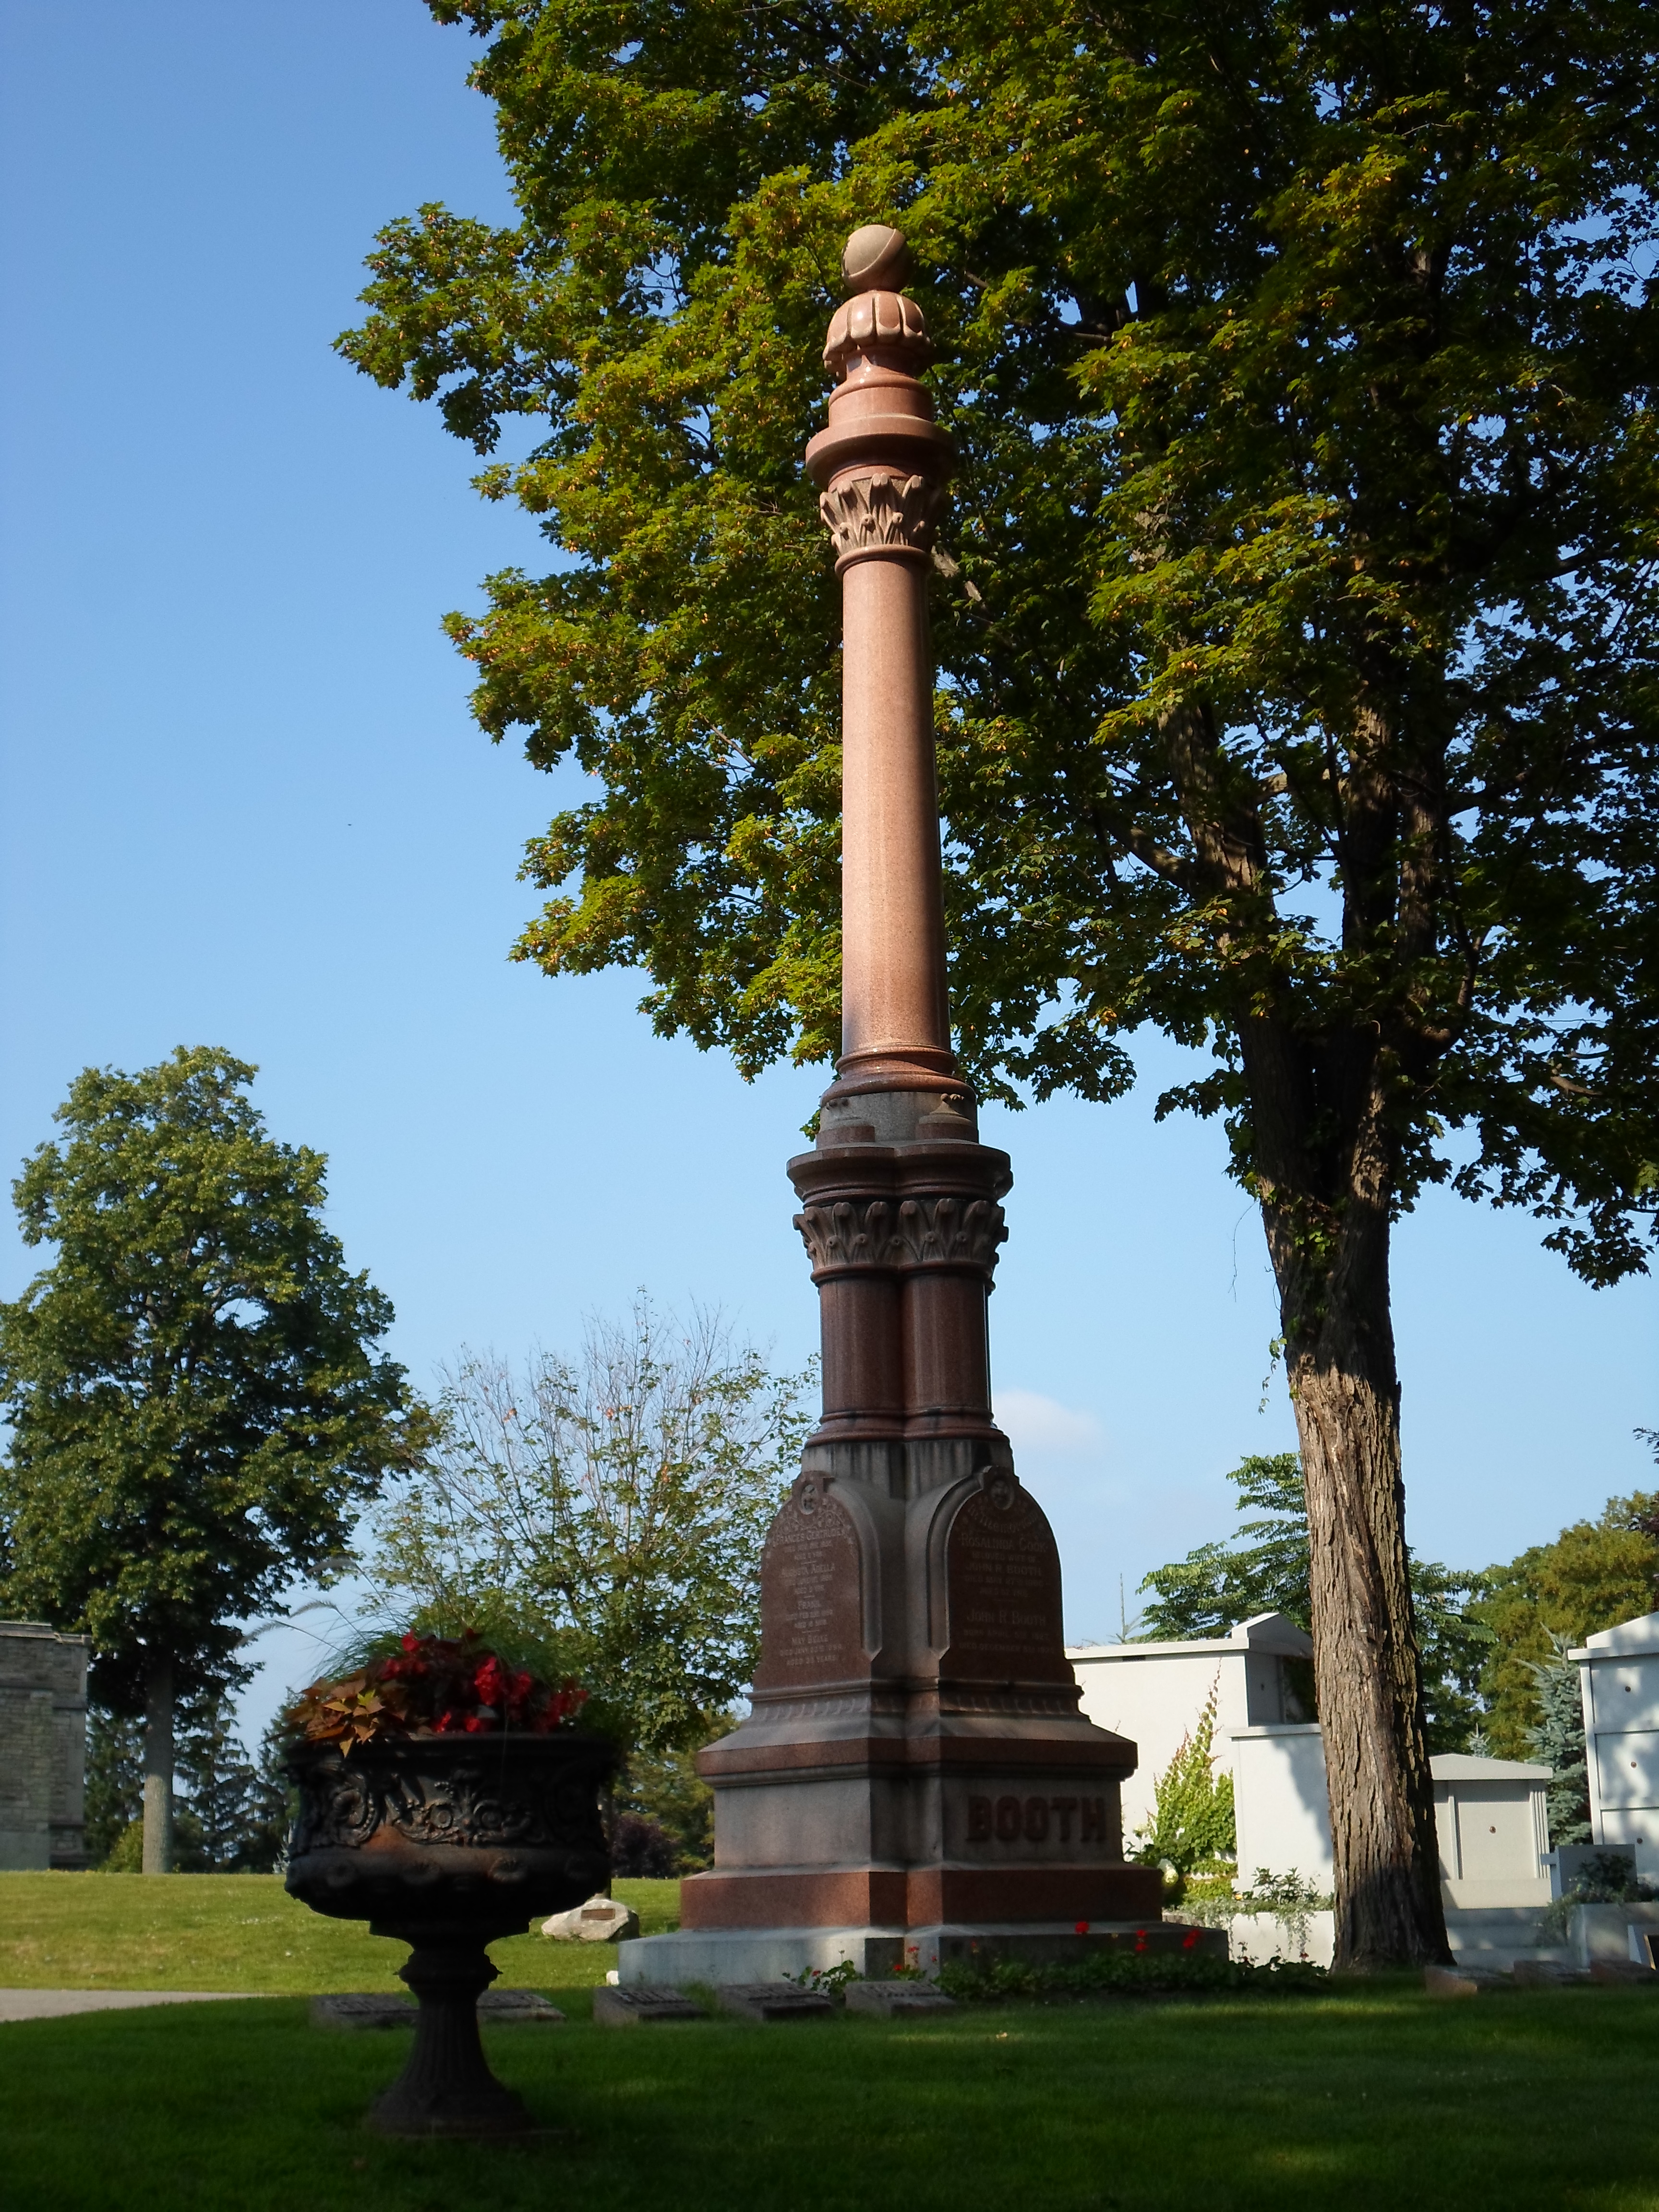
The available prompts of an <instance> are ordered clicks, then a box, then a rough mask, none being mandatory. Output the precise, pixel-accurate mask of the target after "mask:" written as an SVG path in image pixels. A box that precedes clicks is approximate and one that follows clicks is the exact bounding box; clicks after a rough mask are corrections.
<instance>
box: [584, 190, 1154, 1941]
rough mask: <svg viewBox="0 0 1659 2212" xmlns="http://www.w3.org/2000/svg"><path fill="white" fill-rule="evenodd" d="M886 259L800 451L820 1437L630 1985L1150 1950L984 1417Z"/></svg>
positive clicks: (923, 601)
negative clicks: (817, 967)
mask: <svg viewBox="0 0 1659 2212" xmlns="http://www.w3.org/2000/svg"><path fill="white" fill-rule="evenodd" d="M907 266H908V253H907V251H906V248H905V246H904V241H903V240H902V238H901V237H900V235H899V234H898V233H897V232H896V231H894V230H890V229H888V228H885V227H884V226H880V225H872V226H870V227H869V228H866V229H865V230H861V231H858V232H855V233H854V236H853V237H852V239H851V240H849V241H848V250H847V254H846V256H845V258H844V259H843V263H842V267H843V270H844V272H845V274H846V276H847V277H848V283H849V285H850V286H851V287H852V289H853V290H854V297H853V298H851V299H849V300H848V301H847V302H846V303H845V304H844V305H843V306H842V307H841V308H840V309H839V310H838V311H837V312H836V317H835V319H834V321H833V322H832V323H831V325H830V326H829V338H828V342H827V343H826V346H825V349H824V360H825V363H826V365H827V366H828V367H829V368H832V369H834V370H835V371H836V374H837V375H838V377H839V382H838V384H837V386H836V390H835V392H834V393H833V394H832V396H831V398H830V400H829V425H828V428H825V429H824V430H823V431H822V432H820V433H819V435H817V437H815V438H814V439H813V440H812V441H811V444H810V445H809V447H807V452H806V466H807V471H808V473H809V474H810V476H811V478H812V480H813V481H814V482H815V483H817V484H818V485H819V486H820V488H821V494H822V495H821V498H820V501H819V505H820V507H821V510H822V512H823V518H824V521H825V523H826V525H827V526H828V528H829V533H830V537H831V538H832V540H833V543H834V547H835V552H836V569H837V572H838V573H839V574H840V575H841V578H842V604H843V616H844V637H843V657H842V671H843V674H842V684H843V692H842V738H843V747H844V769H843V829H842V948H843V949H842V963H843V972H842V1024H843V1029H842V1042H843V1050H842V1057H841V1060H840V1061H839V1063H838V1070H837V1074H836V1080H835V1082H834V1083H833V1084H832V1085H830V1087H829V1091H827V1092H826V1093H825V1095H824V1098H823V1109H822V1113H821V1115H820V1122H819V1130H818V1136H817V1144H816V1146H815V1147H814V1149H813V1150H812V1151H811V1152H804V1153H802V1154H801V1155H799V1157H798V1158H794V1159H793V1160H791V1161H790V1163H789V1175H790V1179H791V1181H792V1182H793V1184H794V1187H795V1189H796V1191H797V1193H798V1194H799V1199H800V1202H801V1211H800V1212H799V1214H797V1216H796V1217H795V1225H796V1227H797V1228H798V1229H799V1231H800V1233H801V1236H802V1237H803V1239H804V1241H805V1245H806V1249H807V1251H808V1253H809V1255H811V1264H812V1279H813V1281H814V1282H815V1283H816V1284H817V1286H818V1294H819V1301H820V1307H821V1315H822V1325H823V1419H822V1421H821V1422H820V1424H819V1426H818V1428H817V1431H816V1432H815V1433H814V1435H813V1437H811V1441H810V1442H809V1443H808V1444H807V1446H806V1449H805V1454H804V1455H803V1461H802V1468H801V1473H800V1476H799V1480H797V1481H796V1483H795V1484H794V1486H793V1489H792V1491H791V1493H790V1496H789V1498H788V1500H787V1503H786V1504H785V1505H784V1506H783V1508H782V1510H781V1512H780V1513H779V1515H778V1516H777V1519H776V1520H775V1522H774V1523H773V1526H772V1529H771V1533H770V1534H769V1537H768V1540H767V1544H766V1551H765V1556H764V1561H763V1568H762V1590H761V1613H762V1651H761V1660H760V1664H759V1666H758V1668H757V1671H756V1675H755V1682H754V1690H753V1700H752V1709H751V1711H750V1716H749V1717H748V1718H747V1719H746V1720H745V1721H744V1723H742V1725H741V1726H740V1727H738V1729H735V1730H734V1731H733V1732H732V1734H731V1735H727V1736H726V1737H723V1738H722V1739H721V1740H720V1741H719V1742H718V1743H715V1744H713V1745H711V1746H710V1747H708V1749H707V1750H706V1751H704V1752H703V1753H702V1755H701V1757H700V1759H699V1760H698V1765H699V1767H700V1769H701V1771H702V1773H703V1774H704V1775H705V1776H706V1777H707V1778H708V1781H709V1782H710V1783H711V1784H713V1786H714V1793H715V1818H714V1837H715V1842H714V1869H713V1870H712V1871H711V1872H709V1873H708V1874H702V1875H694V1876H692V1877H690V1879H689V1880H688V1881H685V1882H684V1883H683V1884H682V1887H681V1921H682V1933H681V1934H680V1935H678V1936H660V1937H654V1938H650V1939H647V1941H646V1942H642V1943H639V1944H629V1945H624V1946H623V1951H622V1960H623V1965H622V1977H623V1981H624V1982H628V1983H631V1982H634V1981H649V1980H655V1981H663V1980H674V1979H677V1978H678V1979H679V1980H682V1981H684V1980H691V1979H700V1980H708V1981H720V1980H733V1981H735V1980H741V1979H750V1978H757V1979H758V1978H765V1976H766V1975H768V1974H770V1973H775V1972H799V1969H800V1967H801V1966H811V1965H823V1966H829V1965H833V1964H835V1963H836V1960H838V1959H839V1958H842V1957H847V1958H850V1959H852V1960H853V1961H854V1965H855V1966H857V1967H858V1969H859V1970H860V1972H870V1973H880V1972H884V1970H886V1969H888V1968H890V1967H891V1966H895V1965H897V1964H898V1963H900V1961H901V1960H902V1958H903V1956H904V1954H906V1952H907V1951H910V1952H914V1953H915V1955H916V1956H917V1958H918V1959H919V1960H920V1962H921V1964H922V1965H923V1966H933V1965H935V1964H937V1963H938V1962H939V1960H941V1959H943V1958H945V1957H947V1956H950V1955H951V1954H953V1953H957V1952H965V1951H967V1950H968V1949H969V1948H973V1947H975V1946H978V1947H979V1948H981V1949H984V1948H1001V1949H1017V1950H1019V1951H1022V1952H1024V1953H1025V1954H1028V1955H1029V1954H1031V1953H1032V1952H1034V1951H1036V1952H1038V1953H1042V1952H1048V1953H1054V1952H1055V1951H1057V1950H1058V1951H1064V1950H1065V1949H1066V1948H1070V1947H1073V1946H1075V1945H1076V1944H1077V1942H1079V1940H1081V1939H1079V1935H1078V1933H1077V1929H1078V1923H1081V1922H1086V1923H1091V1929H1095V1930H1097V1931H1099V1932H1098V1934H1097V1935H1095V1936H1091V1938H1090V1939H1086V1940H1096V1941H1098V1940H1110V1923H1125V1924H1127V1925H1128V1926H1130V1927H1133V1929H1135V1930H1136V1931H1137V1934H1138V1936H1139V1941H1140V1942H1142V1943H1143V1944H1144V1942H1146V1932H1145V1931H1146V1930H1147V1929H1148V1924H1149V1923H1151V1926H1152V1929H1156V1926H1157V1923H1158V1917H1159V1908H1158V1900H1159V1894H1160V1889H1161V1878H1160V1876H1159V1875H1158V1873H1157V1871H1156V1870H1155V1869H1147V1868H1141V1867H1130V1866H1127V1865H1126V1864H1125V1863H1124V1860H1123V1851H1122V1837H1121V1821H1120V1817H1119V1809H1118V1790H1119V1784H1120V1783H1121V1780H1122V1779H1123V1778H1124V1777H1125V1776H1127V1774H1129V1773H1131V1772H1133V1769H1134V1765H1135V1747H1134V1746H1133V1744H1132V1743H1130V1742H1128V1741H1126V1740H1125V1739H1124V1738H1123V1737H1121V1736H1116V1735H1109V1733H1107V1732H1106V1731H1105V1730H1104V1729H1098V1728H1096V1727H1095V1726H1093V1725H1092V1723H1090V1722H1088V1721H1086V1720H1085V1719H1084V1718H1083V1717H1081V1716H1080V1714H1079V1711H1078V1699H1079V1691H1078V1686H1077V1683H1076V1681H1075V1679H1074V1677H1073V1672H1072V1668H1071V1666H1070V1664H1069V1663H1068V1662H1067V1660H1066V1655H1065V1650H1064V1644H1063V1638H1062V1635H1061V1626H1060V1559H1059V1554H1058V1553H1057V1551H1056V1549H1055V1546H1054V1537H1053V1534H1052V1533H1051V1532H1050V1530H1049V1528H1048V1522H1047V1520H1046V1519H1045V1518H1044V1516H1043V1514H1042V1509H1041V1507H1040V1506H1039V1505H1038V1504H1036V1500H1035V1499H1034V1498H1032V1497H1031V1496H1030V1492H1027V1491H1026V1490H1025V1489H1024V1487H1023V1486H1021V1483H1020V1481H1019V1478H1018V1475H1017V1474H1016V1473H1015V1471H1014V1464H1013V1455H1012V1450H1011V1449H1010V1446H1009V1443H1008V1440H1007V1438H1006V1437H1005V1436H1004V1435H1003V1434H1002V1432H1001V1431H1000V1429H999V1428H998V1427H997V1425H996V1423H995V1421H994V1419H993V1417H992V1411H991V1394H990V1367H989V1358H988V1349H987V1326H986V1323H987V1312H986V1308H987V1299H988V1297H989V1295H990V1291H991V1287H992V1277H993V1273H994V1268H995V1265H996V1257H997V1249H998V1247H999V1246H1000V1244H1001V1243H1002V1241H1003V1239H1004V1237H1005V1236H1006V1230H1005V1229H1004V1226H1003V1212H1002V1206H1001V1203H1000V1201H1001V1200H1002V1198H1003V1195H1004V1194H1005V1193H1006V1191H1007V1189H1008V1188H1009V1186H1010V1183H1011V1182H1012V1176H1011V1175H1010V1172H1009V1164H1008V1158H1007V1155H1006V1153H1004V1152H998V1151H996V1150H994V1149H993V1148H992V1147H990V1146H985V1145H981V1143H980V1142H979V1140H978V1125H977V1121H976V1117H975V1101H974V1098H973V1095H972V1093H971V1091H969V1088H968V1087H967V1085H965V1084H964V1083H963V1080H962V1079H961V1075H960V1073H959V1071H958V1069H957V1063H956V1060H955V1057H954V1055H953V1054H952V1052H951V1035H950V1017H949V1011H948V1006H947V1001H946V994H945V922H944V907H943V902H942V898H941V892H940V863H939V802H938V797H937V791H936V786H935V778H934V763H933V665H932V654H931V650H930V647H929V643H928V633H927V576H928V571H929V568H930V566H931V556H932V550H933V536H934V532H935V530H936V528H937V526H938V522H939V516H940V514H941V513H942V512H943V509H944V505H945V482H946V479H947V478H948V477H949V474H950V470H951V446H950V441H948V439H947V438H946V437H945V435H944V433H943V432H942V431H941V430H940V429H939V426H938V424H937V423H936V422H934V420H933V403H932V401H931V400H930V398H928V395H927V392H926V390H925V389H924V388H923V386H922V385H921V382H920V380H919V377H920V372H921V370H922V369H924V368H926V366H927V362H928V361H929V360H930V359H931V357H932V347H931V344H930V343H929V340H928V337H927V327H926V324H925V322H924V319H923V317H922V314H921V309H920V308H919V307H917V306H916V304H915V301H912V300H909V299H907V298H906V297H905V296H904V295H903V294H902V291H900V289H898V288H899V286H900V285H901V284H902V281H903V277H904V275H905V272H906V269H907ZM1101 1923H1108V1926H1107V1927H1106V1928H1104V1929H1102V1927H1101Z"/></svg>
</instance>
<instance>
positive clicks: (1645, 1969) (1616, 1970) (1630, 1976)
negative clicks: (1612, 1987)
mask: <svg viewBox="0 0 1659 2212" xmlns="http://www.w3.org/2000/svg"><path fill="white" fill-rule="evenodd" d="M1589 1978H1590V1979H1591V1981H1593V1982H1618V1983H1620V1984H1626V1985H1629V1986H1632V1987H1634V1988H1636V1989H1649V1990H1653V1989H1659V1974H1656V1973H1655V1972H1654V1971H1653V1969H1652V1967H1651V1966H1643V1965H1641V1964H1640V1963H1639V1962H1638V1960H1635V1959H1592V1960H1590V1962H1589Z"/></svg>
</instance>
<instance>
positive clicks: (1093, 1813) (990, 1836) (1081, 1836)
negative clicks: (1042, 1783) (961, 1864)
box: [964, 1790, 1115, 1857]
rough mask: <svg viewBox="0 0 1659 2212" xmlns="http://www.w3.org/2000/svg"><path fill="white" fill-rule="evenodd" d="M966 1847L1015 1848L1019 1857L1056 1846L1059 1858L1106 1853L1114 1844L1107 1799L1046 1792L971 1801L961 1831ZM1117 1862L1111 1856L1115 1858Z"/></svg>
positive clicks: (1004, 1794) (972, 1798) (1012, 1793)
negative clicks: (1093, 1851) (1033, 1849)
mask: <svg viewBox="0 0 1659 2212" xmlns="http://www.w3.org/2000/svg"><path fill="white" fill-rule="evenodd" d="M964 1839H965V1840H966V1842H967V1843H969V1844H973V1845H977V1846H979V1847H980V1848H981V1849H987V1848H990V1849H993V1850H994V1847H995V1846H997V1845H999V1844H1000V1845H1002V1846H1003V1847H1004V1848H1005V1849H1006V1848H1007V1847H1009V1846H1011V1845H1012V1844H1018V1845H1019V1846H1020V1847H1021V1855H1022V1856H1023V1857H1024V1856H1027V1855H1029V1851H1030V1848H1031V1847H1033V1846H1035V1847H1036V1848H1037V1849H1038V1850H1042V1849H1043V1848H1044V1847H1045V1846H1046V1847H1049V1848H1052V1847H1054V1846H1056V1845H1057V1846H1059V1847H1060V1851H1061V1853H1062V1854H1063V1855H1065V1856H1067V1857H1069V1856H1071V1855H1072V1854H1073V1851H1075V1850H1079V1849H1082V1850H1087V1849H1088V1848H1089V1847H1090V1846H1091V1845H1092V1846H1094V1847H1095V1848H1096V1849H1097V1850H1100V1851H1103V1852H1105V1851H1108V1850H1110V1849H1111V1846H1112V1845H1113V1844H1114V1843H1115V1838H1114V1836H1113V1834H1112V1828H1111V1818H1110V1811H1109V1807H1108V1804H1107V1801H1106V1798H1105V1796H1104V1795H1103V1794H1096V1793H1092V1792H1090V1791H1088V1790H1084V1791H1082V1792H1080V1793H1075V1794H1074V1793H1072V1792H1069V1791H1068V1792H1067V1793H1066V1794H1065V1795H1063V1796H1049V1794H1048V1791H1046V1790H1042V1791H1039V1792H1036V1793H1030V1794H1028V1793H1027V1792H1025V1791H1023V1790H1022V1791H1018V1792H1016V1791H1013V1790H1004V1791H1001V1792H1000V1793H999V1794H998V1795H997V1796H994V1797H992V1796H983V1797H980V1796H970V1797H969V1800H968V1818H967V1822H966V1825H965V1828H964ZM1113 1856H1115V1852H1114V1853H1113Z"/></svg>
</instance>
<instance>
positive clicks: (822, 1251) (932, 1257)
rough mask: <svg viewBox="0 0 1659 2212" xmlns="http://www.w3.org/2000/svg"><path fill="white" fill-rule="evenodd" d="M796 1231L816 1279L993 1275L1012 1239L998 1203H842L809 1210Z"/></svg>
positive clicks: (946, 1199)
mask: <svg viewBox="0 0 1659 2212" xmlns="http://www.w3.org/2000/svg"><path fill="white" fill-rule="evenodd" d="M795 1226H796V1228H797V1229H798V1230H799V1231H800V1234H801V1238H802V1241H803V1243H805V1246H806V1249H807V1251H808V1253H809V1254H810V1255H811V1261H812V1270H813V1273H815V1274H817V1273H822V1272H823V1271H825V1270H827V1269H829V1268H836V1269H840V1268H843V1267H907V1266H908V1267H930V1266H932V1267H948V1266H952V1265H956V1266H960V1265H961V1264H962V1263H963V1261H967V1262H968V1263H969V1264H970V1265H972V1266H975V1267H984V1268H986V1269H987V1270H988V1269H990V1268H992V1267H995V1265H996V1261H997V1247H998V1246H999V1245H1000V1243H1003V1242H1004V1240H1005V1239H1006V1237H1007V1234H1008V1231H1007V1229H1006V1226H1005V1225H1004V1216H1003V1212H1002V1208H1001V1207H1000V1206H999V1205H998V1204H997V1203H996V1201H995V1200H994V1199H986V1198H974V1199H968V1200H963V1199H960V1198H955V1197H951V1196H950V1195H948V1194H947V1195H946V1196H945V1197H943V1198H907V1199H905V1200H903V1201H902V1204H901V1205H900V1206H898V1207H897V1209H896V1211H895V1208H894V1207H893V1206H892V1205H891V1204H890V1202H889V1201H888V1200H885V1199H875V1200H871V1201H869V1202H867V1203H866V1204H864V1205H861V1206H860V1205H855V1204H854V1203H853V1201H852V1200H848V1199H841V1200H837V1201H836V1203H835V1204H834V1205H830V1206H807V1207H806V1208H805V1211H804V1212H800V1213H798V1214H797V1215H796V1216H795Z"/></svg>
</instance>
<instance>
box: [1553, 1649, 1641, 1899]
mask: <svg viewBox="0 0 1659 2212" xmlns="http://www.w3.org/2000/svg"><path fill="white" fill-rule="evenodd" d="M1567 1656H1568V1657H1569V1658H1571V1659H1576V1660H1577V1662H1578V1686H1579V1692H1580V1694H1581V1696H1582V1697H1583V1701H1584V1757H1585V1764H1586V1765H1588V1767H1589V1808H1590V1834H1591V1836H1592V1838H1594V1840H1595V1842H1596V1843H1597V1844H1637V1845H1646V1846H1647V1847H1648V1849H1647V1850H1644V1852H1643V1857H1644V1860H1645V1859H1646V1858H1647V1857H1648V1853H1649V1851H1651V1850H1654V1849H1655V1848H1656V1847H1659V1613H1643V1614H1641V1615H1640V1616H1639V1618H1638V1619H1637V1620H1621V1621H1620V1623H1619V1625H1618V1626H1617V1627H1616V1628H1604V1629H1602V1630H1601V1632H1600V1633H1599V1634H1597V1635H1595V1636H1587V1637H1586V1638H1584V1642H1583V1646H1582V1648H1581V1649H1580V1650H1577V1651H1571V1652H1569V1653H1568V1655H1567Z"/></svg>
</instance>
